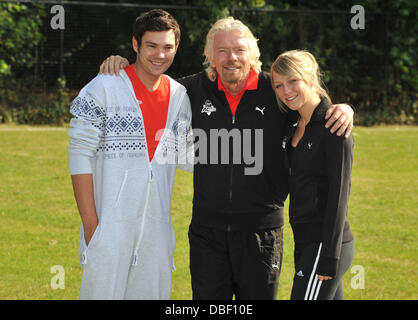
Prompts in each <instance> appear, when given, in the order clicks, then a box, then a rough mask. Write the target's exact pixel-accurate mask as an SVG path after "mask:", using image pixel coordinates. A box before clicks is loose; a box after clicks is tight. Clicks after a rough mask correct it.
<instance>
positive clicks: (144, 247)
mask: <svg viewBox="0 0 418 320" xmlns="http://www.w3.org/2000/svg"><path fill="white" fill-rule="evenodd" d="M179 41H180V28H179V26H178V23H177V21H176V20H175V19H174V18H173V17H172V16H171V15H170V14H169V13H167V12H165V11H163V10H151V11H149V12H146V13H144V14H142V15H140V16H139V17H138V18H137V19H136V21H135V23H134V27H133V37H132V45H133V49H134V51H135V52H136V54H137V58H136V61H135V63H134V64H132V65H130V66H128V67H127V68H126V69H125V70H122V71H121V73H120V75H119V76H117V77H112V76H105V75H98V76H97V77H95V78H94V79H93V80H92V81H91V82H89V83H88V84H87V85H86V86H85V87H84V88H83V89H82V90H81V91H80V93H79V95H78V96H77V97H76V99H75V100H74V101H73V103H72V105H71V113H72V114H73V115H74V118H73V119H72V120H71V123H70V129H69V130H68V134H69V136H70V147H69V164H70V173H71V177H72V182H73V187H74V195H75V198H76V202H77V206H78V210H79V213H80V216H81V220H82V226H81V232H80V251H79V259H80V263H81V265H82V268H83V275H82V280H81V288H80V298H81V299H169V298H170V293H171V271H172V270H173V269H174V263H173V252H174V247H175V237H174V231H173V226H172V223H171V217H170V205H171V195H172V190H173V184H174V176H175V171H176V168H177V166H178V164H179V163H180V162H182V163H183V165H185V166H186V167H187V165H186V161H185V157H182V156H181V155H180V154H179V153H180V152H182V151H184V152H185V150H186V140H187V135H188V133H189V132H190V130H189V129H190V123H191V109H190V101H189V98H188V96H187V94H186V89H185V88H184V87H183V86H182V85H181V84H179V83H178V82H176V81H174V80H173V79H171V78H170V77H169V76H167V75H164V72H165V71H166V70H167V69H168V68H169V67H170V65H171V64H172V62H173V59H174V56H175V54H176V51H177V48H178V45H179ZM183 155H184V153H183ZM180 160H181V161H180ZM167 182H168V183H167Z"/></svg>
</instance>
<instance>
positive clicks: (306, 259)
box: [290, 240, 354, 300]
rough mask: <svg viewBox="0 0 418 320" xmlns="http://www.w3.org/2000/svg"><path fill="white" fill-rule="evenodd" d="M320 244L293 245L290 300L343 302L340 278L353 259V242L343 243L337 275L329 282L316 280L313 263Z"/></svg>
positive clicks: (318, 252)
mask: <svg viewBox="0 0 418 320" xmlns="http://www.w3.org/2000/svg"><path fill="white" fill-rule="evenodd" d="M319 254H320V244H319V243H311V244H295V275H294V278H293V288H292V294H291V298H290V299H291V300H344V288H343V281H342V278H343V276H344V274H345V273H346V272H347V270H348V269H349V267H350V265H351V263H352V262H353V259H354V240H353V241H350V242H347V243H343V244H342V247H341V254H340V259H339V262H338V266H337V274H336V275H335V277H333V278H332V279H330V280H325V281H320V280H318V279H317V274H316V272H315V271H316V270H315V261H316V260H317V257H318V256H319Z"/></svg>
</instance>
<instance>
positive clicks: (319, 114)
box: [311, 98, 331, 121]
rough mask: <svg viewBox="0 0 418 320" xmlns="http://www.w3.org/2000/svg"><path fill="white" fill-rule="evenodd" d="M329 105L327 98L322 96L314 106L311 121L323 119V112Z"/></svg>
mask: <svg viewBox="0 0 418 320" xmlns="http://www.w3.org/2000/svg"><path fill="white" fill-rule="evenodd" d="M330 106H331V104H330V102H329V100H328V99H327V98H322V99H321V102H320V103H319V104H318V106H317V107H316V108H315V110H314V112H313V114H312V117H311V121H321V120H324V119H325V113H326V112H327V110H328V109H329V107H330Z"/></svg>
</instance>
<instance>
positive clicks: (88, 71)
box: [16, 1, 393, 110]
mask: <svg viewBox="0 0 418 320" xmlns="http://www.w3.org/2000/svg"><path fill="white" fill-rule="evenodd" d="M20 2H25V1H20ZM26 2H27V5H28V6H37V5H40V4H41V3H42V4H43V5H45V11H46V12H47V15H46V17H44V18H43V27H42V28H43V30H42V34H43V35H44V40H43V41H42V42H41V43H40V44H39V45H38V46H37V48H36V52H35V53H34V55H35V57H36V58H35V60H36V61H35V65H34V67H33V68H32V70H31V73H32V74H33V79H34V81H33V83H34V84H35V86H36V87H38V88H42V89H43V90H48V88H51V87H53V86H54V85H55V84H56V79H57V77H59V76H60V75H64V76H65V78H66V79H67V87H69V88H70V89H73V90H78V89H80V88H81V87H83V86H84V85H85V84H86V83H87V82H88V81H89V80H91V79H92V78H93V77H94V76H95V75H96V74H97V72H98V68H99V65H100V63H101V62H102V60H103V59H104V58H105V57H107V56H109V55H112V54H120V55H122V56H125V57H127V58H128V59H129V60H130V61H131V62H133V61H134V60H135V56H134V52H133V51H132V49H131V28H132V23H133V21H134V20H135V18H136V17H137V16H138V15H139V14H140V13H141V12H144V11H147V10H149V9H151V8H154V7H159V8H163V9H166V10H167V11H169V12H170V13H172V14H173V15H174V16H175V17H176V18H177V20H178V21H179V24H180V26H181V30H182V39H181V43H180V48H179V51H178V54H177V56H176V58H175V61H174V64H173V66H172V67H171V68H170V69H169V71H168V74H170V75H171V76H173V77H174V78H176V77H180V76H184V75H187V74H191V73H195V72H199V71H201V70H202V62H203V60H204V59H203V46H204V39H205V38H204V37H205V34H206V32H207V31H208V29H209V27H210V24H208V23H205V22H206V21H207V18H208V12H207V10H206V9H205V8H202V7H195V6H179V5H153V4H133V3H109V2H91V1H71V2H68V1H66V2H62V1H36V3H35V2H30V1H26ZM56 4H60V5H62V7H63V9H64V10H65V27H64V28H63V29H59V28H58V29H54V28H52V27H51V19H52V18H53V17H54V14H53V13H50V9H51V7H52V6H53V5H56ZM349 9H350V8H347V10H346V11H341V10H307V9H294V10H290V9H274V8H257V9H246V8H230V9H229V14H231V15H233V16H234V17H235V18H238V19H240V20H242V21H243V22H244V23H246V24H247V25H249V26H250V28H251V30H252V31H253V33H254V35H255V36H256V37H257V38H258V39H259V47H260V50H261V60H262V62H263V69H264V70H266V71H267V70H268V69H269V66H270V65H271V63H272V62H273V61H274V59H275V57H276V56H277V55H278V54H279V53H280V52H283V51H285V50H290V49H295V48H304V49H307V50H309V51H311V52H312V53H314V55H315V56H316V57H317V58H318V60H319V62H320V65H321V67H322V69H323V71H324V72H325V83H326V85H327V87H328V89H329V90H330V92H331V96H332V97H333V98H334V101H337V102H338V101H351V102H353V103H354V104H357V105H358V106H359V107H360V109H361V110H369V109H373V108H374V105H375V103H376V101H384V100H385V99H386V96H387V95H388V84H389V75H390V72H391V70H390V66H389V64H388V59H389V50H390V48H389V45H390V39H389V36H388V34H389V24H390V19H393V17H392V16H391V15H389V14H387V13H370V12H368V13H367V20H366V28H365V29H360V30H359V29H358V30H355V29H353V28H352V27H351V25H350V20H351V19H352V17H353V14H351V13H350V10H349ZM200 21H202V23H200ZM212 22H213V21H212ZM16 72H17V74H19V72H21V73H22V74H23V73H27V70H21V71H19V70H16Z"/></svg>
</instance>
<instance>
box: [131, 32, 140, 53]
mask: <svg viewBox="0 0 418 320" xmlns="http://www.w3.org/2000/svg"><path fill="white" fill-rule="evenodd" d="M132 48H133V49H134V51H135V52H136V53H138V52H139V47H138V41H137V40H136V39H135V37H134V36H132Z"/></svg>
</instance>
